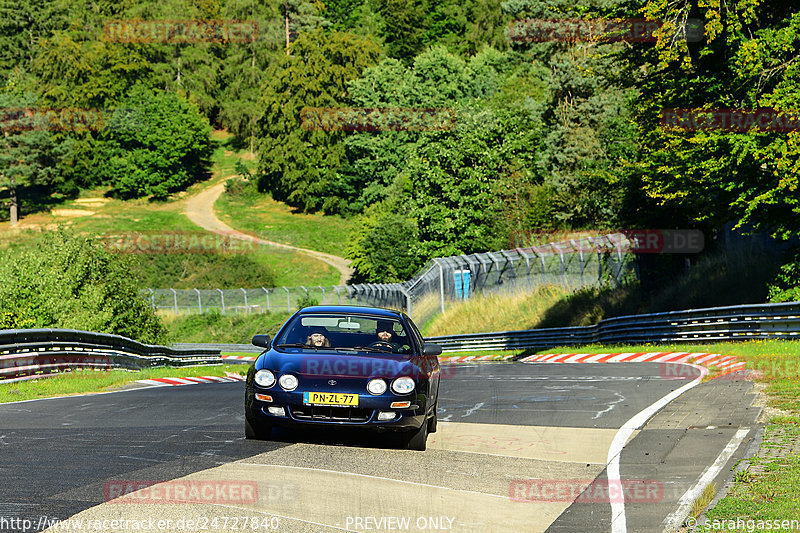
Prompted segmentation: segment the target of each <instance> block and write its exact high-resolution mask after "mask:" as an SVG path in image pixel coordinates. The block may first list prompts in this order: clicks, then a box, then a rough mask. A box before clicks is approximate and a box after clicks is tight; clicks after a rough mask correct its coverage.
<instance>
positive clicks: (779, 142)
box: [0, 0, 800, 283]
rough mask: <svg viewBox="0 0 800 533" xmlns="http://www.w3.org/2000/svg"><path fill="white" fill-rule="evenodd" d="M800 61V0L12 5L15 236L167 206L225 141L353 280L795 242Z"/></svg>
mask: <svg viewBox="0 0 800 533" xmlns="http://www.w3.org/2000/svg"><path fill="white" fill-rule="evenodd" d="M154 21H155V22H157V23H154ZM576 21H578V22H581V21H584V22H586V21H589V22H592V21H594V22H592V24H584V25H583V26H582V27H583V28H586V27H591V28H592V29H593V30H592V31H567V30H564V28H567V27H568V26H569V25H570V24H572V25H573V27H574V26H575V23H576ZM597 21H613V22H614V24H611V25H603V24H600V25H598V24H596V22H597ZM625 21H655V22H654V23H649V24H646V25H640V26H637V27H636V28H635V31H632V32H631V31H628V32H627V33H626V28H627V29H628V30H631V26H630V22H629V23H628V25H627V26H626V22H625ZM578 26H581V25H580V24H578ZM553 27H556V28H560V29H561V30H562V31H553ZM597 28H599V30H598V31H594V30H596V29H597ZM609 28H611V29H610V30H609ZM615 28H616V30H615ZM619 28H622V29H623V31H622V33H620V32H619ZM642 28H646V29H645V30H642ZM615 31H616V33H615ZM609 32H610V33H609ZM798 57H800V5H798V4H797V3H795V2H793V1H792V0H728V1H722V0H673V1H668V0H638V1H637V0H632V1H612V0H583V1H580V2H573V1H566V0H506V1H499V0H466V1H457V0H328V1H325V2H323V1H315V2H309V1H305V0H287V1H284V2H277V1H275V0H269V1H266V2H263V1H256V0H160V1H158V2H156V1H153V0H135V1H134V0H123V1H112V0H95V1H89V0H50V1H47V0H0V128H2V130H3V135H2V136H0V187H2V189H1V190H2V192H0V201H2V202H3V203H4V209H3V210H2V215H0V217H4V219H8V218H9V217H11V218H12V219H14V218H16V217H18V216H24V215H25V214H26V213H27V212H30V210H32V209H37V208H41V205H42V203H47V202H57V201H59V200H60V199H64V198H70V197H74V196H76V195H77V194H78V193H79V192H80V191H81V190H83V189H88V188H96V187H99V186H103V187H107V188H108V190H109V194H111V195H114V196H115V197H118V198H142V197H146V198H151V199H152V200H153V201H156V202H158V201H168V200H169V199H170V198H171V197H172V195H174V194H175V193H177V192H179V191H181V190H184V189H185V188H186V187H187V186H189V185H190V184H192V183H195V182H197V181H200V180H204V179H206V178H207V177H208V172H209V165H210V163H209V158H210V154H211V151H212V149H213V148H212V143H211V141H210V137H209V134H210V132H211V131H212V130H213V129H226V130H227V131H228V132H230V133H232V134H233V135H234V136H235V137H236V140H237V142H238V143H239V145H240V146H241V147H244V148H246V149H249V150H251V151H253V152H254V153H256V154H257V159H256V161H257V164H254V165H253V166H252V168H245V167H242V168H241V172H240V174H241V176H240V178H239V179H240V180H242V181H243V183H242V184H241V187H238V189H239V190H241V189H242V188H250V189H252V192H253V193H255V194H269V195H271V196H272V197H273V198H274V199H276V200H279V201H282V202H285V203H287V204H289V205H291V206H293V207H294V208H296V209H297V210H299V211H302V212H322V213H325V214H326V215H331V216H342V217H353V218H354V219H355V220H356V221H357V224H356V230H355V231H354V232H353V234H352V235H350V236H349V240H348V243H347V254H348V256H349V257H350V258H351V259H353V266H354V268H355V269H356V274H355V277H354V279H353V281H364V282H392V281H400V280H405V279H408V278H409V277H410V276H411V275H412V274H413V273H414V272H415V271H416V270H417V269H418V268H419V267H420V265H421V264H423V263H424V262H425V261H426V260H427V259H428V258H431V257H436V256H443V255H452V254H457V253H473V252H481V251H487V250H497V249H503V248H507V247H516V246H522V245H527V244H529V243H530V242H532V241H533V240H535V239H536V237H537V235H539V234H542V233H548V232H553V231H558V230H582V229H586V230H590V231H596V232H600V231H606V230H613V229H618V228H687V229H688V228H695V229H701V230H702V231H703V232H704V233H705V234H706V235H707V236H709V237H710V238H709V237H707V242H709V243H713V242H714V235H715V234H716V233H717V232H719V231H720V228H722V227H723V226H725V225H729V226H730V225H732V226H734V227H737V228H741V229H742V231H746V232H747V231H751V232H752V231H766V232H769V233H770V234H771V235H774V236H775V237H776V238H778V239H783V240H791V239H792V238H794V237H795V236H796V235H797V234H798V230H799V229H800V194H798V190H797V187H798V176H799V175H800V127H798V125H797V120H796V115H792V113H797V112H798V109H800V105H799V104H800V72H799V69H800V61H798ZM32 110H33V111H32ZM53 110H55V111H59V110H60V112H61V113H62V115H58V113H55V115H56V116H62V118H63V112H64V110H68V111H69V110H71V111H72V114H71V115H70V116H75V115H80V116H81V117H83V119H82V120H80V121H76V120H70V119H68V120H62V122H58V120H54V118H53V116H54V113H53ZM765 110H766V111H768V113H769V114H770V116H771V117H772V118H771V120H770V121H768V122H764V121H761V120H757V119H756V120H749V119H748V118H747V117H751V115H752V114H753V113H756V112H763V111H765ZM48 112H49V113H50V114H49V115H48ZM348 113H349V114H350V115H348ZM687 113H689V114H690V115H692V116H694V117H695V120H677V119H676V117H684V118H685V116H686V114H687ZM704 114H705V115H704ZM698 116H699V117H701V119H702V120H697V117H698ZM708 116H711V117H717V118H719V117H720V116H722V117H725V116H729V117H738V119H737V121H736V122H735V123H734V124H733V126H732V125H731V121H730V120H729V121H727V122H726V121H725V120H721V121H720V120H717V122H716V123H715V122H714V121H712V120H710V119H709V120H704V119H703V118H704V117H705V118H707V117H708ZM743 116H744V117H745V118H744V119H742V117H743ZM792 116H793V117H794V119H792ZM48 117H49V118H48ZM87 117H89V118H88V119H87ZM309 117H311V118H309ZM343 117H344V118H343ZM354 117H356V118H354ZM665 117H667V119H665ZM786 117H788V118H786ZM751 118H752V117H751ZM312 119H313V120H312ZM36 120H39V121H42V120H44V121H49V127H35V126H31V125H30V124H31V122H35V121H36ZM731 120H733V118H731ZM26 121H27V122H26ZM359 121H360V122H359ZM734 126H735V127H734ZM787 264H788V265H789V266H787V267H786V269H785V270H784V272H785V273H791V272H794V270H792V268H794V269H795V270H796V269H797V266H796V263H792V260H790V261H789V263H787ZM792 264H794V265H795V266H794V267H792V266H791V265H792ZM787 275H788V274H787ZM790 277H791V276H790ZM787 283H790V282H787Z"/></svg>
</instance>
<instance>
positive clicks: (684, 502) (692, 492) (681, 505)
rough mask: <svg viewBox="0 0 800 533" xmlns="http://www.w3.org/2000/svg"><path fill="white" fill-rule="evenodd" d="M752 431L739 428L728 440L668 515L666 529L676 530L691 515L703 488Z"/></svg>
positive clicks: (665, 520) (665, 521)
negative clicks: (715, 458) (714, 459)
mask: <svg viewBox="0 0 800 533" xmlns="http://www.w3.org/2000/svg"><path fill="white" fill-rule="evenodd" d="M748 433H750V428H741V429H739V430H738V431H737V432H736V433H735V434H734V435H733V437H732V438H731V440H730V441H729V442H728V444H727V446H725V448H724V449H723V450H722V451H721V452H720V454H719V455H718V456H717V460H716V461H714V463H713V464H712V465H711V466H709V467H708V468H706V471H705V472H703V475H702V476H700V479H698V480H697V483H695V484H694V486H692V487H691V488H690V489H689V490H687V491H686V492H685V493H684V495H683V496H681V499H680V500H678V508H677V509H675V510H674V511H673V512H672V513H670V514H669V516H667V518H665V519H664V521H663V522H662V525H663V526H664V530H665V531H675V530H676V529H677V528H678V526H679V525H680V524H681V523H682V522H683V520H684V519H685V518H686V517H687V516H688V515H689V511H690V510H691V507H692V503H694V501H695V500H696V499H697V498H698V497H699V496H700V494H701V493H702V492H703V489H704V488H706V485H708V484H709V483H711V481H713V479H714V478H715V477H717V474H719V473H720V471H721V470H722V468H723V467H724V466H725V465H726V464H727V463H728V461H729V460H730V458H731V456H733V454H734V453H735V452H736V450H738V449H739V445H741V443H742V441H743V440H744V438H745V437H746V436H747V434H748Z"/></svg>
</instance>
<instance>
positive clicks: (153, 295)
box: [147, 289, 156, 309]
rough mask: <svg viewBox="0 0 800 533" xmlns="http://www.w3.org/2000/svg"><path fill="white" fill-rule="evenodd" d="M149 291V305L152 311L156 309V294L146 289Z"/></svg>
mask: <svg viewBox="0 0 800 533" xmlns="http://www.w3.org/2000/svg"><path fill="white" fill-rule="evenodd" d="M147 290H149V291H150V305H152V306H153V309H155V308H156V292H155V291H154V290H153V289H147Z"/></svg>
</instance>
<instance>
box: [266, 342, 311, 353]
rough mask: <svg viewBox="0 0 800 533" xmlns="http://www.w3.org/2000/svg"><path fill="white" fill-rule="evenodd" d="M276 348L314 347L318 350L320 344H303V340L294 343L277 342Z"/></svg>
mask: <svg viewBox="0 0 800 533" xmlns="http://www.w3.org/2000/svg"><path fill="white" fill-rule="evenodd" d="M274 348H314V350H315V351H316V350H318V349H319V346H312V345H310V344H303V343H302V342H295V343H293V344H276V345H275V346H274Z"/></svg>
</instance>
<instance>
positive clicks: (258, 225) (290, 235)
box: [214, 194, 353, 256]
mask: <svg viewBox="0 0 800 533" xmlns="http://www.w3.org/2000/svg"><path fill="white" fill-rule="evenodd" d="M214 209H215V211H216V213H217V216H218V217H219V218H220V219H221V220H222V221H223V222H225V223H226V224H228V225H230V226H231V227H234V228H236V229H238V230H240V231H243V232H246V233H250V234H252V235H255V236H257V237H259V238H262V239H264V240H268V241H273V242H279V243H283V244H291V245H292V246H299V247H301V248H309V249H311V250H316V251H318V252H325V253H329V254H333V255H339V256H341V255H342V251H343V250H344V244H345V243H346V242H347V238H348V235H349V234H350V231H351V230H352V228H353V221H352V220H350V219H346V218H342V217H340V216H333V215H331V216H325V215H319V214H309V213H299V212H296V211H295V210H293V209H292V208H291V207H289V206H287V205H286V204H282V203H280V202H276V201H275V200H273V199H272V197H271V196H269V195H268V194H259V195H258V196H257V197H231V196H229V195H227V194H223V195H222V196H220V198H219V200H217V203H216V204H215V205H214Z"/></svg>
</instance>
